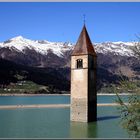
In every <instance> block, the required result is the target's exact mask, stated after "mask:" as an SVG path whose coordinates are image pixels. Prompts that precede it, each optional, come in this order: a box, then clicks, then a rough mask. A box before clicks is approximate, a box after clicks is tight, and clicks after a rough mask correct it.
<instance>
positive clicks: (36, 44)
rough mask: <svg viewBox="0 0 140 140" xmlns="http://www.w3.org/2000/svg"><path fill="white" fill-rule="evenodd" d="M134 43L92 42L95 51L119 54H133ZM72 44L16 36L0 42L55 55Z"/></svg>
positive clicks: (16, 47) (23, 51)
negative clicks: (50, 52)
mask: <svg viewBox="0 0 140 140" xmlns="http://www.w3.org/2000/svg"><path fill="white" fill-rule="evenodd" d="M133 45H134V43H133V42H121V41H119V42H104V43H94V47H95V51H96V52H97V53H103V54H105V53H113V54H115V55H121V56H133V52H132V51H131V49H130V47H132V46H133ZM73 47H74V44H72V43H69V42H49V41H47V40H42V41H39V40H30V39H26V38H23V37H22V36H17V37H15V38H12V39H10V40H7V41H4V42H2V43H0V48H9V49H10V50H15V51H17V52H22V53H25V50H26V49H30V50H34V51H36V52H38V53H40V54H43V55H47V54H48V51H52V52H53V53H54V54H55V55H57V56H59V57H63V55H64V53H65V52H67V51H71V50H72V49H73Z"/></svg>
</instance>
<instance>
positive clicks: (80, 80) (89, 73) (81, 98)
mask: <svg viewBox="0 0 140 140" xmlns="http://www.w3.org/2000/svg"><path fill="white" fill-rule="evenodd" d="M96 65H97V63H96V53H95V50H94V48H93V45H92V43H91V40H90V38H89V35H88V32H87V29H86V26H85V25H84V26H83V29H82V31H81V34H80V36H79V39H78V41H77V43H76V45H75V47H74V50H73V52H72V54H71V113H70V115H71V116H70V117H71V121H77V122H92V121H96V120H97V92H96Z"/></svg>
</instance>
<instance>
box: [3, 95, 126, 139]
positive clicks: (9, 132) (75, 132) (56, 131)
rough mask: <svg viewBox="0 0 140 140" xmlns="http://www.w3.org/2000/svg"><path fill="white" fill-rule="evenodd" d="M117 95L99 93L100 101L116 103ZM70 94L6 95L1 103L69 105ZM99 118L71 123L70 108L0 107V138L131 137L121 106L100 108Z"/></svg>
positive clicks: (98, 110)
mask: <svg viewBox="0 0 140 140" xmlns="http://www.w3.org/2000/svg"><path fill="white" fill-rule="evenodd" d="M114 99H115V96H98V103H112V102H114V101H115V100H114ZM69 103H70V97H69V96H61V95H60V96H54V95H53V96H30V97H19V96H16V97H15V96H14V97H13V96H8V97H7V96H6V97H4V96H2V97H0V104H1V105H10V104H11V105H14V104H69ZM97 113H98V115H97V116H98V121H97V122H92V123H77V122H70V108H38V109H36V108H34V109H33V108H32V109H6V110H0V138H128V134H127V132H126V131H125V130H124V129H122V127H121V125H120V117H119V113H118V110H117V108H116V107H115V106H114V107H108V106H105V107H102V106H101V107H98V108H97Z"/></svg>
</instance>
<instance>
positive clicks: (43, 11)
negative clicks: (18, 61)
mask: <svg viewBox="0 0 140 140" xmlns="http://www.w3.org/2000/svg"><path fill="white" fill-rule="evenodd" d="M83 14H85V15H86V27H87V30H88V32H89V35H90V38H91V40H92V42H105V41H134V40H136V36H135V34H140V2H138V3H136V2H134V3H133V2H124V3H123V2H120V3H119V2H112V3H110V2H99V3H97V2H66V3H64V2H57V3H56V2H52V3H51V2H44V3H43V2H42V3H39V2H37V3H35V2H32V3H29V2H27V3H26V2H23V3H22V2H19V3H17V2H11V3H10V2H9V3H8V2H6V3H2V2H0V42H2V41H5V40H7V39H10V38H12V37H15V36H19V35H22V36H23V37H25V38H29V39H33V40H36V39H39V40H43V39H46V40H48V41H58V42H61V41H62V42H66V41H69V42H73V43H75V42H76V41H77V39H78V37H79V34H80V32H81V29H82V27H83Z"/></svg>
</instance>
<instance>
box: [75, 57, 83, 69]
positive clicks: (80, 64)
mask: <svg viewBox="0 0 140 140" xmlns="http://www.w3.org/2000/svg"><path fill="white" fill-rule="evenodd" d="M76 66H77V69H80V68H83V60H82V59H77V60H76Z"/></svg>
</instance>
